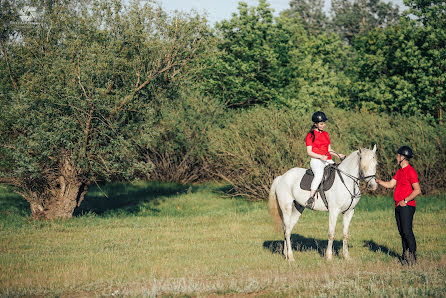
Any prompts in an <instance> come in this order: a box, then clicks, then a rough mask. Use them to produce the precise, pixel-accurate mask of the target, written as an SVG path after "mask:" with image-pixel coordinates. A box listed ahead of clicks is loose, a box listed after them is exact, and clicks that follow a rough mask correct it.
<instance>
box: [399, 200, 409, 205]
mask: <svg viewBox="0 0 446 298" xmlns="http://www.w3.org/2000/svg"><path fill="white" fill-rule="evenodd" d="M398 206H401V207H405V206H407V204H406V202H404V200H401V201H399V202H398Z"/></svg>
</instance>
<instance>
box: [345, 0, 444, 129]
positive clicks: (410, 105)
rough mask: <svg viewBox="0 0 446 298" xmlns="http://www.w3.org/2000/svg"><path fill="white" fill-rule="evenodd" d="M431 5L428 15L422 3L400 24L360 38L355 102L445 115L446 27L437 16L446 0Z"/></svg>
mask: <svg viewBox="0 0 446 298" xmlns="http://www.w3.org/2000/svg"><path fill="white" fill-rule="evenodd" d="M407 4H409V3H407ZM425 5H426V7H428V9H427V10H425V11H426V14H425V13H423V11H424V10H423V9H421V8H420V10H419V11H414V14H412V17H404V18H402V20H401V22H400V24H395V25H391V26H388V27H386V28H382V29H379V28H378V29H375V30H373V31H371V32H369V33H368V34H364V35H362V36H360V37H358V38H357V39H355V42H354V47H355V49H356V52H357V59H356V60H355V63H354V64H352V65H354V67H353V68H355V69H354V70H352V71H350V72H349V73H350V74H353V76H352V80H353V81H355V82H356V84H354V85H353V88H351V99H352V101H351V102H352V104H353V105H354V106H359V107H366V108H368V109H372V110H377V111H382V112H387V113H403V114H405V115H418V114H422V115H424V116H426V117H427V118H430V119H431V120H439V121H441V120H442V110H443V105H444V103H443V100H442V99H443V98H444V97H445V89H444V87H443V85H444V82H445V79H446V74H445V73H446V72H445V64H446V62H445V61H446V50H445V44H446V31H445V28H446V27H445V26H442V24H441V20H440V19H441V17H440V18H439V19H438V20H435V17H434V16H435V15H438V16H439V15H441V12H444V4H439V5H437V6H436V5H435V3H434V2H432V3H429V4H428V3H425ZM433 11H435V12H433ZM408 13H410V11H409V12H408ZM413 15H419V19H413ZM427 15H429V16H433V20H432V21H431V18H430V17H427ZM443 15H444V14H443ZM430 22H433V23H430ZM443 22H444V20H443Z"/></svg>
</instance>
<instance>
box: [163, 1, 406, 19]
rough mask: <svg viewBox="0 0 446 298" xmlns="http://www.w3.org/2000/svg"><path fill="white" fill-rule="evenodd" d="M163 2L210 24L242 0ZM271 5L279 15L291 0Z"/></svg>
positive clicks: (169, 8) (250, 3)
mask: <svg viewBox="0 0 446 298" xmlns="http://www.w3.org/2000/svg"><path fill="white" fill-rule="evenodd" d="M389 1H390V2H392V3H394V4H396V5H398V6H399V7H400V11H401V10H402V7H403V5H404V4H403V0H384V2H389ZM157 2H159V3H161V7H162V8H163V9H164V10H166V11H174V10H180V11H185V12H189V11H190V10H191V9H195V10H196V11H198V12H199V13H200V14H206V16H207V19H208V21H209V23H210V24H212V25H213V24H215V22H220V21H222V20H228V19H230V18H231V16H232V13H236V12H238V10H237V7H238V3H239V2H240V0H158V1H157ZM243 2H246V3H248V6H257V5H258V0H243ZM267 2H268V3H269V4H270V7H271V8H272V9H274V11H275V15H278V14H279V12H281V11H282V10H284V9H288V8H289V7H290V6H289V2H290V1H289V0H267ZM329 7H330V0H325V7H324V9H325V11H327V10H328V9H329Z"/></svg>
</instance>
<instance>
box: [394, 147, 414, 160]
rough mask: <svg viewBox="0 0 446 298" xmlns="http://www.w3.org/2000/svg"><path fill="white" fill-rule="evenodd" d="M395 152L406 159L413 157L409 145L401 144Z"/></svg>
mask: <svg viewBox="0 0 446 298" xmlns="http://www.w3.org/2000/svg"><path fill="white" fill-rule="evenodd" d="M396 152H397V153H398V154H400V155H403V156H404V157H406V158H407V159H411V158H412V157H413V150H412V148H410V147H409V146H401V147H400V148H399V149H398V150H397V151H396Z"/></svg>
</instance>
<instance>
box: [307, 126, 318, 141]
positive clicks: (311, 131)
mask: <svg viewBox="0 0 446 298" xmlns="http://www.w3.org/2000/svg"><path fill="white" fill-rule="evenodd" d="M316 128H317V126H316V124H315V123H313V126H311V129H310V131H309V132H308V133H311V135H312V136H313V142H314V139H315V138H316V136H315V135H314V130H315V129H316Z"/></svg>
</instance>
